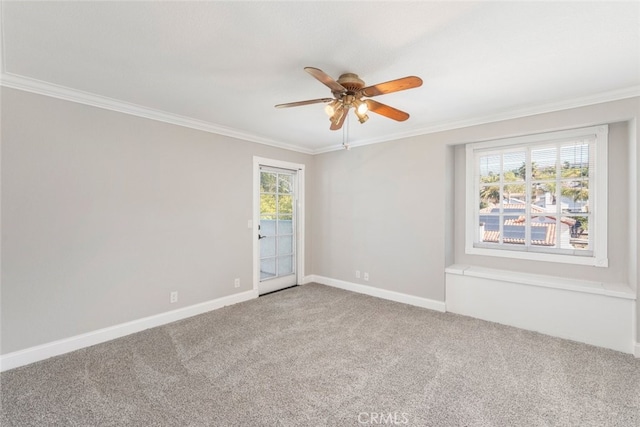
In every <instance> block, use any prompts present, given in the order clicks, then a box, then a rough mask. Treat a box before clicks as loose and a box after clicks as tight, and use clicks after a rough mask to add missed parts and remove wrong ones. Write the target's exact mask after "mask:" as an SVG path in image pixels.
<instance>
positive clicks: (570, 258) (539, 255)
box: [465, 246, 609, 267]
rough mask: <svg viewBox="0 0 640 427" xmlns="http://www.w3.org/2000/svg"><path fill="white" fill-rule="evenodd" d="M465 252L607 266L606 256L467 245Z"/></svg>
mask: <svg viewBox="0 0 640 427" xmlns="http://www.w3.org/2000/svg"><path fill="white" fill-rule="evenodd" d="M465 253H466V254H468V255H483V256H492V257H502V258H515V259H527V260H531V261H544V262H558V263H564V264H578V265H589V266H593V267H608V266H609V260H608V259H607V258H597V257H591V256H576V255H561V254H548V253H543V252H529V251H513V250H502V249H488V248H477V247H473V246H472V247H467V248H466V249H465Z"/></svg>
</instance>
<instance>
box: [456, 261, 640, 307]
mask: <svg viewBox="0 0 640 427" xmlns="http://www.w3.org/2000/svg"><path fill="white" fill-rule="evenodd" d="M445 272H446V273H449V274H457V275H460V276H470V277H478V278H484V279H490V280H498V281H502V282H512V283H518V284H522V285H530V286H539V287H545V288H552V289H563V290H567V291H573V292H583V293H590V294H597V295H605V296H610V297H615V298H623V299H631V300H635V299H636V293H635V291H634V290H633V289H631V288H630V287H629V286H628V285H627V284H624V283H603V282H594V281H589V280H577V279H567V278H564V277H556V276H546V275H542V274H532V273H522V272H514V271H508V270H499V269H495V268H485V267H477V266H470V265H461V264H453V265H451V266H449V267H447V268H446V269H445Z"/></svg>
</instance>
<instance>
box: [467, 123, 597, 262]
mask: <svg viewBox="0 0 640 427" xmlns="http://www.w3.org/2000/svg"><path fill="white" fill-rule="evenodd" d="M607 139H608V126H606V125H603V126H595V127H589V128H582V129H572V130H566V131H558V132H549V133H544V134H537V135H528V136H523V137H517V138H508V139H502V140H496V141H485V142H479V143H474V144H469V145H467V151H466V159H467V183H466V188H467V194H466V201H467V206H468V209H467V214H466V222H467V223H466V245H465V247H466V252H467V253H468V254H476V255H489V256H502V257H512V258H521V259H531V260H540V261H552V262H565V263H573V264H584V265H595V266H601V267H604V266H607V236H606V231H607V194H606V192H607Z"/></svg>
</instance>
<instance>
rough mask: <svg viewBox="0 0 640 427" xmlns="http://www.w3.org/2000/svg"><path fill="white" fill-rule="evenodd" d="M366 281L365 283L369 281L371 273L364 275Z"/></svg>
mask: <svg viewBox="0 0 640 427" xmlns="http://www.w3.org/2000/svg"><path fill="white" fill-rule="evenodd" d="M364 281H365V282H368V281H369V273H364Z"/></svg>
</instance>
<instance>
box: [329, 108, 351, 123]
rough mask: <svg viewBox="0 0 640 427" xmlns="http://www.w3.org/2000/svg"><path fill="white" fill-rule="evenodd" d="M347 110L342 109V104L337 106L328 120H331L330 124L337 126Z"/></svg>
mask: <svg viewBox="0 0 640 427" xmlns="http://www.w3.org/2000/svg"><path fill="white" fill-rule="evenodd" d="M347 110H348V109H347V108H344V105H342V104H340V105H338V107H337V108H336V110H335V113H334V114H333V115H332V116H331V117H330V118H329V120H331V123H333V124H338V123H339V122H340V120H341V119H342V116H344V115H345V114H347Z"/></svg>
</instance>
